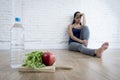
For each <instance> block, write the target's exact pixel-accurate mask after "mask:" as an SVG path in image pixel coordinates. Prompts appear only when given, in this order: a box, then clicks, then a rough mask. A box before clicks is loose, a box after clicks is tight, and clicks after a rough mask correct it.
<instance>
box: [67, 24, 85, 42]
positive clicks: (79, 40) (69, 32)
mask: <svg viewBox="0 0 120 80" xmlns="http://www.w3.org/2000/svg"><path fill="white" fill-rule="evenodd" d="M68 34H69V36H70V38H71V39H73V40H75V41H77V42H79V43H83V40H81V39H79V38H77V37H75V36H74V35H73V32H72V25H69V26H68Z"/></svg>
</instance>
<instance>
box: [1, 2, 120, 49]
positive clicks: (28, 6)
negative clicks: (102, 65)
mask: <svg viewBox="0 0 120 80" xmlns="http://www.w3.org/2000/svg"><path fill="white" fill-rule="evenodd" d="M107 1H109V2H107ZM119 2H120V1H119V0H114V1H112V0H105V1H104V0H100V1H98V0H90V1H89V0H64V1H62V0H52V1H51V0H0V7H1V8H0V49H9V41H10V37H9V36H10V35H9V32H10V28H11V26H12V24H13V23H14V17H16V16H18V17H21V18H22V23H23V25H24V28H25V48H26V49H43V48H44V49H50V48H51V49H64V48H67V40H68V35H67V32H66V30H67V26H68V24H70V23H71V21H72V17H73V14H74V12H75V11H81V12H84V13H85V14H86V17H87V25H88V26H89V28H90V32H91V36H90V41H89V46H88V47H91V48H96V47H99V46H100V44H101V43H102V42H103V41H109V42H110V47H111V48H120V47H119V45H120V41H119V40H120V36H119V34H120V28H119V23H118V22H119V21H120V19H119V18H120V16H119V13H120V10H119V9H120V6H119V5H116V4H118V3H119ZM3 3H4V4H3ZM101 23H102V24H101Z"/></svg>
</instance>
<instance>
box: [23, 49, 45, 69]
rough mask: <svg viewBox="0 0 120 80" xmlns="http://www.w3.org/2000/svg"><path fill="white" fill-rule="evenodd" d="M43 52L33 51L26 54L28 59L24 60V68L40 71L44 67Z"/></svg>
mask: <svg viewBox="0 0 120 80" xmlns="http://www.w3.org/2000/svg"><path fill="white" fill-rule="evenodd" d="M42 54H43V52H42V51H33V52H31V53H28V54H26V55H25V56H26V58H25V60H24V64H23V66H26V67H30V68H33V69H35V70H38V69H40V68H41V67H44V66H45V65H44V64H43V61H42Z"/></svg>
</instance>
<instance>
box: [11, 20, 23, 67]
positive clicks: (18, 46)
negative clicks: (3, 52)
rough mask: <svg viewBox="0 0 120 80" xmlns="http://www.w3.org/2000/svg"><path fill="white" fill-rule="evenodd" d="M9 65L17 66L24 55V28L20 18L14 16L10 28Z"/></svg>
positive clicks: (20, 63)
mask: <svg viewBox="0 0 120 80" xmlns="http://www.w3.org/2000/svg"><path fill="white" fill-rule="evenodd" d="M10 36H11V46H10V52H11V67H12V68H18V67H20V66H21V65H22V62H23V55H24V28H23V26H22V24H21V19H20V18H15V24H14V25H13V26H12V28H11V34H10Z"/></svg>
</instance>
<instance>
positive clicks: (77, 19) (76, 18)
mask: <svg viewBox="0 0 120 80" xmlns="http://www.w3.org/2000/svg"><path fill="white" fill-rule="evenodd" d="M74 19H75V22H76V23H80V19H81V17H80V13H77V15H76V17H75V18H74Z"/></svg>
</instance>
